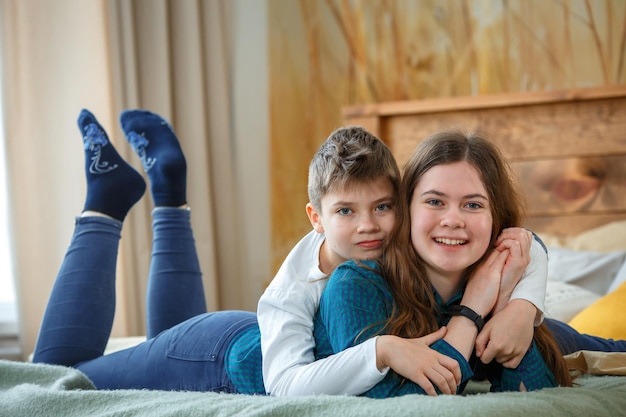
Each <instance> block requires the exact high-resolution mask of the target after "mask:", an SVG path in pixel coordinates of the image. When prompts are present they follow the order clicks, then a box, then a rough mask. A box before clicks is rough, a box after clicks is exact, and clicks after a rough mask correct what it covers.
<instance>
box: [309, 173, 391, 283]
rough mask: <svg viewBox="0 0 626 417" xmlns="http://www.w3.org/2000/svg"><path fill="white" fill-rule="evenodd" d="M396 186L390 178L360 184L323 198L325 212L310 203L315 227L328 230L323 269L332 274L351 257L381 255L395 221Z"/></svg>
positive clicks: (321, 266) (322, 257) (311, 219)
mask: <svg viewBox="0 0 626 417" xmlns="http://www.w3.org/2000/svg"><path fill="white" fill-rule="evenodd" d="M393 197H394V195H393V187H392V186H391V183H390V182H389V181H388V180H387V179H382V178H381V179H378V180H376V181H373V182H367V183H358V184H355V185H354V186H352V187H349V188H348V189H346V190H340V191H336V192H331V193H328V194H327V195H325V196H324V197H322V201H321V206H322V210H321V213H318V212H317V211H316V210H315V208H313V206H311V204H307V214H308V216H309V220H310V221H311V224H312V225H313V228H314V229H315V231H316V232H318V233H324V234H325V235H326V240H325V242H324V243H323V245H322V249H321V251H320V269H321V270H322V272H324V273H327V274H330V273H331V272H332V271H333V270H334V269H335V268H336V267H337V266H338V265H339V264H341V263H343V262H344V261H346V260H348V259H376V258H378V257H380V256H381V254H382V249H383V244H384V243H385V242H386V240H387V238H388V236H389V233H390V232H391V229H392V228H393V225H394V223H395V220H396V218H395V212H394V207H392V204H393Z"/></svg>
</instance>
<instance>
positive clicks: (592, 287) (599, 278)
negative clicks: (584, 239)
mask: <svg viewBox="0 0 626 417" xmlns="http://www.w3.org/2000/svg"><path fill="white" fill-rule="evenodd" d="M624 265H626V251H614V252H608V253H600V252H590V251H582V250H571V249H564V248H556V247H552V246H549V247H548V281H559V282H566V283H568V284H574V285H577V286H579V287H582V288H584V289H587V290H589V291H591V292H594V293H596V294H598V295H606V294H607V293H608V292H609V289H610V288H611V287H613V286H614V285H613V284H614V282H615V281H616V277H618V274H619V275H626V269H625V268H624Z"/></svg>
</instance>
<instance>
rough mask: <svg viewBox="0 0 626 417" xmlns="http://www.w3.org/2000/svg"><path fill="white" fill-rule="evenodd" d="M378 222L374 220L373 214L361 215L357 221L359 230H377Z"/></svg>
mask: <svg viewBox="0 0 626 417" xmlns="http://www.w3.org/2000/svg"><path fill="white" fill-rule="evenodd" d="M378 227H379V226H378V223H377V222H376V221H375V220H374V218H373V216H362V217H361V219H360V221H359V227H358V231H359V232H370V231H373V230H378Z"/></svg>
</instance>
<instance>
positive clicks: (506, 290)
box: [494, 227, 533, 313]
mask: <svg viewBox="0 0 626 417" xmlns="http://www.w3.org/2000/svg"><path fill="white" fill-rule="evenodd" d="M532 240H533V235H532V233H531V232H530V231H528V230H526V229H524V228H521V227H510V228H507V229H504V230H503V231H502V233H500V236H498V239H497V240H496V250H498V251H504V250H508V251H509V257H508V258H507V260H506V262H505V264H504V269H503V271H502V280H501V282H500V294H499V296H498V301H497V302H496V305H495V308H494V313H497V312H498V311H500V310H502V309H503V308H504V307H505V306H506V305H507V303H508V302H509V299H510V297H511V294H512V293H513V289H515V286H516V285H517V283H518V282H519V281H520V279H521V278H522V276H523V275H524V271H525V270H526V268H527V267H528V264H529V263H530V246H531V243H532Z"/></svg>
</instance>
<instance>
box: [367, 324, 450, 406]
mask: <svg viewBox="0 0 626 417" xmlns="http://www.w3.org/2000/svg"><path fill="white" fill-rule="evenodd" d="M445 334H446V328H445V327H442V328H440V329H439V330H437V331H436V332H433V333H431V334H428V335H426V336H423V337H420V338H416V339H404V338H401V337H397V336H390V335H383V336H379V337H378V339H377V341H376V352H377V353H376V357H377V358H381V359H382V360H381V361H378V362H380V363H379V365H383V366H379V367H378V368H379V369H381V368H383V367H384V366H388V367H390V368H391V369H393V370H394V371H395V372H396V373H397V374H399V375H402V376H403V377H405V378H407V379H410V380H411V381H413V382H414V383H416V384H417V385H419V386H420V387H422V389H423V390H424V391H425V392H426V394H428V395H437V391H436V389H435V386H436V387H437V388H438V389H439V392H441V393H442V394H456V390H457V386H458V385H459V384H460V383H461V368H460V366H459V363H458V362H457V361H456V360H454V359H452V358H450V357H449V356H446V355H443V354H441V353H439V352H437V351H436V350H434V349H431V348H430V345H431V344H433V343H435V342H436V341H437V340H439V339H441V338H442V337H443V336H445Z"/></svg>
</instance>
